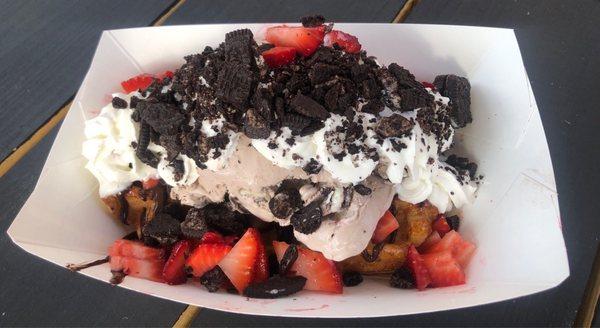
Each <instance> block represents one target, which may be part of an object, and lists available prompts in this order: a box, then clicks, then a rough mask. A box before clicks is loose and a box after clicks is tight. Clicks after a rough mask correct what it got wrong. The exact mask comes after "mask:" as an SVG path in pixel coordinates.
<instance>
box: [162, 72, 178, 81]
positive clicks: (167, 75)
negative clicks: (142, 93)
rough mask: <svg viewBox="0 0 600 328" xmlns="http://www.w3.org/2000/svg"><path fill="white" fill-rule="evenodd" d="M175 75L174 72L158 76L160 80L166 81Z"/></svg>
mask: <svg viewBox="0 0 600 328" xmlns="http://www.w3.org/2000/svg"><path fill="white" fill-rule="evenodd" d="M173 75H175V74H173V72H171V71H165V72H164V73H162V74H160V75H158V78H159V79H161V80H164V79H165V78H167V77H168V78H170V79H172V78H173Z"/></svg>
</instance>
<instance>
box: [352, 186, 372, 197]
mask: <svg viewBox="0 0 600 328" xmlns="http://www.w3.org/2000/svg"><path fill="white" fill-rule="evenodd" d="M354 191H356V192H357V193H358V194H360V195H363V196H368V195H370V194H371V192H372V190H371V188H369V187H367V186H365V185H363V184H357V185H355V186H354Z"/></svg>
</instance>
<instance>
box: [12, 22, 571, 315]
mask: <svg viewBox="0 0 600 328" xmlns="http://www.w3.org/2000/svg"><path fill="white" fill-rule="evenodd" d="M336 26H337V28H339V29H341V30H344V31H346V32H349V33H352V34H354V35H356V36H358V38H359V39H360V41H361V43H362V45H363V47H364V49H367V50H368V52H369V54H371V55H374V56H377V57H378V59H379V61H380V62H381V63H385V64H389V63H391V62H397V63H400V65H402V66H405V67H407V68H409V69H410V70H411V71H412V72H413V73H414V74H415V75H416V76H417V78H418V80H421V81H432V80H433V78H434V77H435V75H438V74H444V73H455V74H458V75H464V76H466V77H468V78H469V80H470V81H471V84H472V111H473V118H474V121H473V124H471V125H469V126H468V127H467V128H465V129H462V130H460V131H459V132H458V133H457V136H456V141H457V144H458V146H457V149H458V151H459V152H461V153H463V154H466V155H468V156H469V157H470V158H472V159H473V160H475V162H477V163H478V164H479V167H480V171H481V172H482V173H483V174H484V175H485V180H484V181H485V182H484V184H482V185H481V187H480V189H479V192H478V197H477V200H476V201H475V202H474V203H473V204H472V205H470V206H466V207H464V209H463V216H464V219H463V222H462V226H461V232H462V234H463V235H464V236H465V237H466V238H467V239H470V240H472V241H474V242H475V243H476V244H477V246H478V249H477V252H476V255H475V257H474V258H473V260H472V263H471V265H470V266H469V268H468V272H467V275H468V282H467V284H466V285H463V286H458V287H450V288H439V289H429V290H426V291H423V292H417V291H414V290H400V289H393V288H390V287H388V284H387V281H385V280H368V279H367V280H366V281H365V282H364V283H363V284H361V285H360V286H358V287H354V288H346V289H345V290H344V294H343V295H327V294H319V293H314V292H304V291H303V292H300V293H298V294H296V295H294V296H293V297H288V298H283V299H277V300H255V299H248V298H246V297H240V296H236V295H230V294H227V293H214V294H209V293H208V292H206V291H205V289H204V288H201V287H200V286H199V285H194V284H187V285H181V286H169V285H166V284H160V283H154V282H151V281H146V280H140V279H136V278H132V277H127V278H126V279H125V281H124V282H123V283H122V284H121V285H120V286H122V287H125V288H128V289H131V290H135V291H138V292H141V293H145V294H149V295H153V296H157V297H161V298H165V299H170V300H173V301H177V302H182V303H188V304H194V305H198V306H201V307H207V308H212V309H218V310H223V311H231V312H237V313H247V314H257V315H273V316H297V317H375V316H388V315H402V314H412V313H423V312H430V311H439V310H448V309H454V308H461V307H467V306H473V305H479V304H485V303H490V302H497V301H501V300H506V299H510V298H514V297H518V296H523V295H528V294H532V293H535V292H539V291H542V290H546V289H548V288H551V287H554V286H556V285H558V284H559V283H561V282H562V281H563V280H564V279H565V278H566V277H567V276H568V275H569V267H568V263H567V254H566V250H565V244H564V241H563V237H562V231H561V222H560V212H559V208H558V200H557V194H556V185H555V182H554V173H553V170H552V163H551V161H550V155H549V152H548V146H547V143H546V139H545V136H544V130H543V128H542V123H541V121H540V115H539V112H538V108H537V106H536V103H535V99H534V96H533V93H532V91H531V87H530V85H529V80H528V78H527V74H526V72H525V68H524V67H523V62H522V60H521V55H520V53H519V47H518V45H517V41H516V39H515V36H514V33H513V31H512V30H507V29H495V28H476V27H461V26H433V25H406V24H402V25H390V24H337V25H336ZM246 27H247V28H251V29H252V30H253V31H254V32H255V34H258V33H259V32H260V31H261V30H262V29H264V25H247V24H246V25H196V26H172V27H159V28H155V27H153V28H135V29H125V30H114V31H106V32H104V33H103V34H102V37H101V39H100V43H99V45H98V49H97V50H96V54H95V56H94V60H93V62H92V64H91V67H90V70H89V72H88V74H87V76H86V77H85V80H84V81H83V84H82V86H81V88H80V89H79V92H78V93H77V96H76V98H75V101H74V102H73V105H72V107H71V110H70V111H69V113H68V115H67V117H66V118H65V121H64V123H63V124H62V127H61V129H60V132H59V134H58V136H57V138H56V141H55V142H54V146H53V147H52V151H51V152H50V155H49V156H48V160H47V161H46V165H45V166H44V169H43V171H42V173H41V175H40V178H39V181H38V183H37V185H36V188H35V190H34V191H33V193H32V195H31V196H30V197H29V200H28V201H27V203H26V204H25V206H24V207H23V208H22V209H21V212H20V213H19V215H18V216H17V218H16V219H15V221H14V222H13V224H12V226H11V227H10V229H9V231H8V233H9V235H10V237H11V238H12V239H13V241H14V242H15V243H16V244H17V245H19V246H20V247H22V248H23V249H25V250H26V251H28V252H30V253H32V254H34V255H37V256H39V257H41V258H44V259H46V260H48V261H51V262H53V263H56V264H57V265H61V266H64V265H65V264H67V263H80V262H85V261H89V260H95V259H98V258H101V257H103V256H105V255H106V253H107V248H108V246H109V245H110V244H111V243H112V242H113V241H114V240H115V239H117V238H119V237H121V236H123V234H124V230H123V227H121V226H119V225H118V224H117V223H116V222H115V221H114V220H111V219H109V218H108V214H107V213H106V212H105V211H104V209H103V207H102V205H101V203H100V201H99V198H98V191H97V189H98V185H97V183H96V181H95V179H94V178H93V177H92V175H91V174H89V173H88V172H87V171H86V170H85V169H84V163H85V161H84V158H83V157H82V156H81V155H80V153H81V143H82V141H83V138H84V137H83V126H84V125H83V122H84V119H86V118H89V117H92V116H93V115H95V113H97V112H98V110H99V109H100V108H101V107H103V106H104V105H105V104H106V103H107V102H108V101H109V99H110V97H108V96H107V95H109V94H111V93H112V92H116V91H118V90H119V89H120V86H119V81H122V80H125V79H127V78H128V77H131V76H134V75H136V74H139V73H157V72H161V71H164V70H166V69H174V68H176V67H178V66H179V65H181V64H182V63H183V56H185V55H187V54H190V53H196V52H200V51H201V50H202V49H203V48H204V46H206V45H211V46H217V45H218V44H219V43H220V42H222V40H223V39H224V34H225V33H226V32H229V31H231V30H234V29H239V28H246ZM81 273H83V274H85V275H88V276H90V277H93V278H96V279H100V280H102V281H108V279H109V278H110V270H109V268H108V266H107V265H102V266H98V267H93V268H90V269H86V270H83V271H82V272H81ZM65 274H67V273H66V272H65Z"/></svg>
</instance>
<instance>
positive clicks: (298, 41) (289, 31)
mask: <svg viewBox="0 0 600 328" xmlns="http://www.w3.org/2000/svg"><path fill="white" fill-rule="evenodd" d="M324 31H325V30H324V28H321V27H302V26H274V27H269V28H268V29H267V32H266V35H265V38H266V39H267V42H269V43H272V44H274V45H275V46H277V47H292V48H295V49H296V51H298V53H299V54H301V55H302V56H305V57H306V56H310V55H312V54H313V53H314V52H315V50H317V48H318V47H319V45H321V43H322V42H323V36H324V33H325V32H324Z"/></svg>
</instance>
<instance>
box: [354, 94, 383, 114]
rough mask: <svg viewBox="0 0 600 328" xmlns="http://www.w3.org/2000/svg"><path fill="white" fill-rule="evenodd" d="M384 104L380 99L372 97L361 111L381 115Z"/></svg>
mask: <svg viewBox="0 0 600 328" xmlns="http://www.w3.org/2000/svg"><path fill="white" fill-rule="evenodd" d="M384 107H385V106H384V104H383V102H382V101H381V100H380V99H377V98H375V99H371V100H369V102H368V103H366V104H364V105H363V106H362V107H361V108H360V111H361V112H363V113H369V114H373V115H379V113H381V111H382V110H383V108H384Z"/></svg>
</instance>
